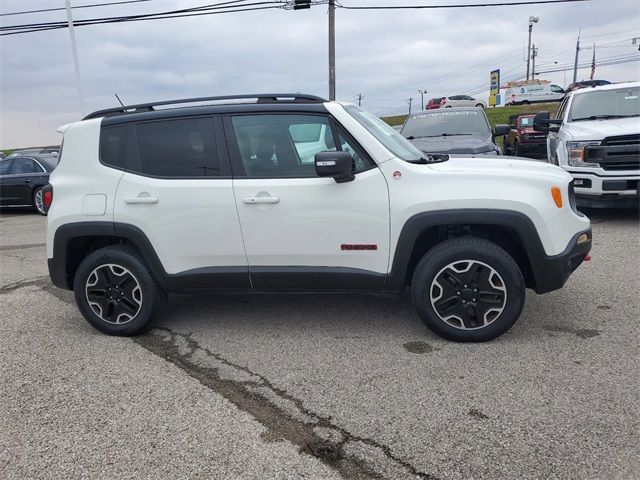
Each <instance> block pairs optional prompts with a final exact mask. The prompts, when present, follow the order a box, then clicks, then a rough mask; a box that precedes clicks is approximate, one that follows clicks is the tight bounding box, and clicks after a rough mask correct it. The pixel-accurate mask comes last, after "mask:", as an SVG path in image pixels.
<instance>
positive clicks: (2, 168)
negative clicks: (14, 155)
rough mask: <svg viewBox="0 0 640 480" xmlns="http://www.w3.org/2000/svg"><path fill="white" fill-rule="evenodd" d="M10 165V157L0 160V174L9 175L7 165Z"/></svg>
mask: <svg viewBox="0 0 640 480" xmlns="http://www.w3.org/2000/svg"><path fill="white" fill-rule="evenodd" d="M10 166H11V159H10V158H7V159H6V160H2V161H1V162H0V175H9V167H10Z"/></svg>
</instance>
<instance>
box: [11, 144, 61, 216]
mask: <svg viewBox="0 0 640 480" xmlns="http://www.w3.org/2000/svg"><path fill="white" fill-rule="evenodd" d="M57 164H58V157H57V156H56V155H30V156H15V157H14V156H12V155H10V156H9V157H7V158H5V159H4V160H0V207H11V208H15V207H33V208H35V209H36V211H37V212H38V213H40V214H41V215H45V214H46V212H45V209H44V203H43V190H42V189H43V187H44V186H45V185H47V184H48V183H49V174H50V173H51V172H52V171H53V169H54V168H56V165H57Z"/></svg>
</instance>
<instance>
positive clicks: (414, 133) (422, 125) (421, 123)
mask: <svg viewBox="0 0 640 480" xmlns="http://www.w3.org/2000/svg"><path fill="white" fill-rule="evenodd" d="M490 133H491V130H490V129H489V124H488V123H487V119H486V117H485V116H484V113H482V112H481V111H479V110H461V111H455V110H451V111H449V110H443V111H438V112H437V113H421V114H418V115H414V116H412V117H409V118H408V119H407V122H406V123H405V125H404V128H403V129H402V135H403V136H404V137H406V138H424V137H441V136H448V135H489V134H490Z"/></svg>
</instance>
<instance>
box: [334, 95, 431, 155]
mask: <svg viewBox="0 0 640 480" xmlns="http://www.w3.org/2000/svg"><path fill="white" fill-rule="evenodd" d="M344 109H345V110H346V111H347V113H349V115H351V116H352V117H353V118H355V119H356V120H357V121H358V123H359V124H360V125H362V126H363V127H364V128H366V129H367V130H368V131H369V132H370V133H371V135H373V136H374V137H375V138H376V139H377V140H378V141H379V142H380V143H382V144H383V145H384V146H385V147H386V148H387V150H389V151H390V152H391V153H393V154H394V155H395V156H396V157H398V158H399V159H401V160H406V161H415V160H420V159H421V158H422V157H424V154H423V153H422V152H421V151H420V150H418V149H417V148H416V147H414V146H413V145H412V144H411V142H409V141H408V140H407V139H406V138H404V137H403V136H402V135H400V134H399V133H398V132H396V131H395V130H394V129H393V128H391V127H390V126H389V125H387V124H386V123H384V122H383V121H382V120H380V119H379V118H378V117H376V116H375V115H373V114H371V113H369V112H367V111H366V110H363V109H361V108H360V107H357V106H355V105H346V106H345V107H344Z"/></svg>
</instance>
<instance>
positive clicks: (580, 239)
mask: <svg viewBox="0 0 640 480" xmlns="http://www.w3.org/2000/svg"><path fill="white" fill-rule="evenodd" d="M589 240H591V239H590V238H589V235H587V234H586V233H583V234H582V235H580V236H579V237H578V240H576V244H577V245H581V244H583V243H586V242H588V241H589Z"/></svg>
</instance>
